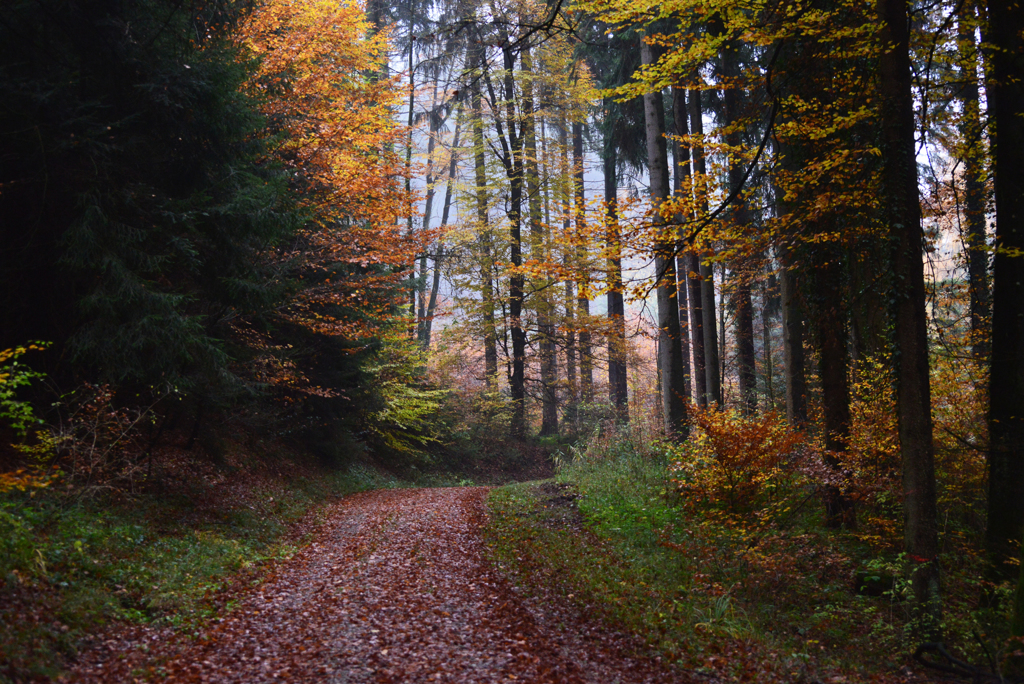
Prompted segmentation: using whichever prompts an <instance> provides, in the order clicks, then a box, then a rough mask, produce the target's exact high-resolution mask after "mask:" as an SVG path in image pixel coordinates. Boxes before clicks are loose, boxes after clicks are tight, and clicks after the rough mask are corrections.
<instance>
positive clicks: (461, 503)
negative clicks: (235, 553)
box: [66, 487, 680, 684]
mask: <svg viewBox="0 0 1024 684" xmlns="http://www.w3.org/2000/svg"><path fill="white" fill-rule="evenodd" d="M486 496H487V489H486V488H483V487H466V488H449V489H405V490H378V491H372V492H364V493H361V494H356V495H353V496H349V497H346V498H345V499H342V500H341V501H339V502H337V503H335V504H332V508H333V510H332V511H330V515H329V518H328V522H327V523H326V524H325V525H324V526H323V527H322V528H321V529H320V531H319V533H318V534H317V537H316V539H314V541H313V542H312V543H311V544H310V545H309V546H308V547H306V548H305V549H303V550H302V551H301V552H300V553H299V554H297V555H296V556H295V557H294V558H292V559H291V560H289V561H287V562H284V563H282V564H281V565H280V566H278V567H277V568H276V570H274V571H273V572H272V573H271V574H270V575H269V576H268V577H267V578H266V580H265V581H264V582H263V583H261V584H260V585H259V586H257V587H253V588H251V589H247V590H245V591H243V592H242V593H241V594H239V595H238V597H237V603H236V604H235V605H234V608H233V609H232V610H231V611H229V612H226V613H225V614H224V615H223V616H222V617H221V618H219V619H218V620H216V621H214V622H212V623H211V625H210V626H209V627H208V628H207V630H206V631H205V633H203V634H201V635H200V636H199V638H197V639H194V640H190V639H185V638H182V637H180V636H175V637H171V638H170V639H168V638H167V637H166V635H164V636H161V637H160V638H156V637H154V636H151V637H150V640H149V641H148V643H146V644H145V647H144V649H143V647H141V646H140V645H139V644H137V643H136V644H135V645H134V646H132V647H131V652H130V653H125V651H126V646H128V644H127V643H126V642H120V644H118V643H116V642H108V643H107V644H106V650H105V651H104V648H103V647H102V646H101V647H100V648H99V649H97V650H96V651H94V652H93V653H92V654H90V657H87V658H84V659H83V661H82V662H81V663H80V665H79V667H78V670H77V671H73V672H72V673H71V675H70V677H69V678H68V679H67V680H66V681H81V682H114V681H125V682H129V681H133V680H136V678H137V677H139V675H143V674H144V673H145V672H146V671H149V672H151V673H154V674H157V675H158V676H157V677H155V678H154V679H156V680H158V681H164V682H211V683H213V682H245V683H256V682H282V681H286V682H329V683H335V682H337V683H342V682H460V683H461V682H499V681H520V682H523V681H526V682H601V683H602V684H611V683H613V682H623V683H625V682H671V681H675V682H678V681H680V676H679V674H678V673H672V672H671V671H670V670H669V669H668V668H666V667H664V666H662V665H661V664H660V663H659V662H657V661H654V660H649V659H645V658H642V657H630V655H629V653H630V651H632V650H635V649H636V647H637V644H636V643H635V642H633V641H631V640H630V639H628V638H626V637H623V636H622V635H620V634H616V633H614V632H610V631H608V630H606V629H604V628H602V627H599V626H597V625H594V624H590V623H588V622H587V621H586V620H584V619H582V618H581V617H580V616H579V615H577V614H575V613H574V611H573V610H572V609H571V608H569V607H566V606H564V605H562V604H561V602H559V601H557V600H554V599H553V597H549V598H547V599H528V598H525V597H523V596H521V595H520V594H519V593H518V592H517V591H516V590H515V589H514V588H513V587H512V585H511V584H510V583H509V582H508V581H507V580H505V579H504V578H502V577H501V576H500V575H499V574H498V573H497V572H496V571H495V569H494V568H493V567H492V566H491V565H490V564H489V563H488V562H487V561H486V559H485V557H484V541H483V539H482V537H481V527H482V525H483V524H484V522H485V521H486V515H487V513H486V507H485V499H486ZM142 650H144V654H140V651H142ZM140 666H141V667H140ZM160 675H163V676H160Z"/></svg>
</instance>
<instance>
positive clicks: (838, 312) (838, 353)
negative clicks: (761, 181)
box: [814, 245, 856, 529]
mask: <svg viewBox="0 0 1024 684" xmlns="http://www.w3.org/2000/svg"><path fill="white" fill-rule="evenodd" d="M819 247H820V249H826V247H825V246H824V245H821V246H819ZM824 259H825V261H824V263H823V264H821V265H819V266H818V268H817V272H816V274H815V276H816V277H815V281H814V283H815V286H816V287H815V290H816V293H815V298H814V301H815V306H814V320H815V331H816V332H817V338H818V355H819V358H820V368H819V371H820V375H821V395H822V396H821V403H822V411H823V413H824V417H825V455H824V456H825V463H826V464H827V465H828V466H829V468H830V469H831V470H832V471H833V477H834V478H835V481H833V482H830V483H829V484H827V485H826V486H825V492H824V493H825V525H826V527H832V528H838V527H846V528H848V529H855V528H856V517H855V511H854V507H853V502H852V501H850V500H849V499H848V498H847V497H845V496H844V495H843V491H842V490H843V487H842V481H843V480H844V479H845V473H844V472H843V469H842V454H844V453H845V452H846V447H847V442H848V441H849V438H850V385H849V381H848V379H847V375H846V373H847V370H848V368H849V358H848V355H847V344H846V334H845V333H846V322H847V315H846V307H845V305H844V301H845V294H846V293H845V292H844V288H843V274H842V266H841V264H840V256H839V255H838V254H828V253H826V254H825V256H824Z"/></svg>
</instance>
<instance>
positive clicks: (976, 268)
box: [957, 2, 998, 363]
mask: <svg viewBox="0 0 1024 684" xmlns="http://www.w3.org/2000/svg"><path fill="white" fill-rule="evenodd" d="M974 13H975V9H974V3H973V2H964V3H963V4H962V5H961V7H960V15H959V17H958V21H957V38H958V41H957V42H958V43H959V48H960V57H961V63H960V78H961V80H962V82H963V85H962V88H961V91H960V103H961V107H962V114H961V116H962V117H963V118H962V120H961V123H960V137H961V139H962V141H963V142H962V146H963V147H962V152H961V154H960V162H961V163H962V164H963V167H964V222H965V223H966V230H962V233H963V236H964V238H963V242H964V244H965V246H966V247H967V250H968V254H967V276H968V278H967V280H968V284H969V287H970V297H971V336H972V339H971V351H972V353H973V354H974V358H975V360H977V361H978V363H984V362H985V360H986V358H987V356H988V352H989V346H990V345H989V339H988V323H989V316H990V315H991V310H990V301H991V297H990V296H989V277H988V251H987V250H986V248H985V247H986V235H985V176H984V163H985V148H984V145H983V142H982V127H981V107H980V104H979V87H978V45H977V42H976V41H975V38H974V29H975V27H976V24H975V14H974ZM997 89H998V87H997ZM997 134H998V133H997Z"/></svg>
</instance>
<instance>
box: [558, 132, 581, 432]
mask: <svg viewBox="0 0 1024 684" xmlns="http://www.w3.org/2000/svg"><path fill="white" fill-rule="evenodd" d="M558 142H559V144H560V146H561V148H562V174H563V177H571V175H572V174H571V167H570V165H569V124H568V121H567V120H566V119H564V118H563V119H562V125H561V126H560V127H559V129H558ZM562 234H563V236H564V237H565V238H568V237H569V236H570V235H571V234H572V191H571V190H568V189H566V190H565V192H563V193H562ZM575 256H576V255H575V253H574V252H573V250H571V249H569V248H568V247H566V249H565V252H564V254H563V256H562V264H563V265H564V266H565V268H566V270H567V271H570V272H571V271H572V269H573V266H574V265H573V260H574V258H575ZM575 293H576V289H575V288H574V287H573V284H572V280H566V281H565V323H564V327H565V384H566V393H567V395H568V396H567V398H566V402H565V404H566V406H565V414H566V415H565V416H563V419H564V420H568V421H569V423H570V424H571V425H572V429H573V430H576V429H577V428H578V427H579V421H578V417H579V416H578V409H579V392H578V389H579V387H578V385H577V383H576V313H575V311H576V307H575V299H576V296H575Z"/></svg>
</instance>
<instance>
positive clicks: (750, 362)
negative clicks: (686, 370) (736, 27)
mask: <svg viewBox="0 0 1024 684" xmlns="http://www.w3.org/2000/svg"><path fill="white" fill-rule="evenodd" d="M721 57H722V68H723V71H724V72H725V77H726V78H727V79H729V81H731V82H733V83H732V86H731V87H727V88H725V91H724V100H725V125H726V126H728V127H730V129H731V130H730V132H729V133H728V134H727V135H726V142H727V143H728V145H729V147H730V149H731V150H733V152H730V154H729V191H730V192H739V191H740V188H741V186H742V184H743V172H744V168H743V162H742V160H741V159H740V158H739V157H738V156H737V153H736V152H735V150H739V149H740V146H741V144H742V139H741V137H740V131H739V129H738V128H737V127H736V126H735V125H734V124H735V123H736V122H737V121H738V120H739V117H740V104H741V99H742V97H743V91H742V90H741V89H740V88H739V87H738V86H736V85H735V80H736V79H738V78H739V76H740V67H739V52H738V44H737V41H735V40H730V41H728V42H727V43H726V44H725V46H724V47H723V48H722V51H721ZM733 222H734V223H735V225H736V226H737V227H738V228H739V229H740V230H741V231H742V230H745V229H746V227H747V226H748V225H749V224H750V210H749V208H748V207H747V202H746V199H745V198H744V197H743V196H742V194H741V195H739V196H737V198H736V204H735V208H734V210H733ZM731 270H732V272H733V279H734V284H733V288H732V305H733V309H734V310H735V312H736V362H737V366H738V371H739V381H740V405H741V407H742V410H743V412H744V413H745V414H747V415H751V414H753V413H754V412H756V411H757V368H756V364H757V359H756V357H755V354H754V306H753V302H752V301H751V296H750V277H751V269H750V268H749V265H748V264H744V263H741V262H734V263H733V264H732V266H731Z"/></svg>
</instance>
